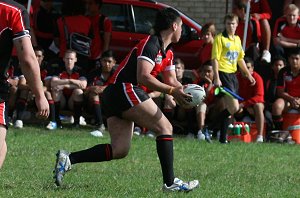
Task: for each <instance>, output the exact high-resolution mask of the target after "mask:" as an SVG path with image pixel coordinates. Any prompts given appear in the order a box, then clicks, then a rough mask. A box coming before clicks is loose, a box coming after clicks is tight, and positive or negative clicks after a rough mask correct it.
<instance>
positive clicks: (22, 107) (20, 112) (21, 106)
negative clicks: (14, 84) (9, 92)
mask: <svg viewBox="0 0 300 198" xmlns="http://www.w3.org/2000/svg"><path fill="white" fill-rule="evenodd" d="M26 104H27V101H26V100H25V99H23V98H20V99H19V100H18V102H17V105H16V108H17V120H22V119H21V118H22V116H23V113H24V111H25V108H26Z"/></svg>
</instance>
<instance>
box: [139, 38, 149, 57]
mask: <svg viewBox="0 0 300 198" xmlns="http://www.w3.org/2000/svg"><path fill="white" fill-rule="evenodd" d="M149 38H150V36H148V37H147V38H146V39H145V42H144V43H143V45H142V47H141V50H140V51H138V52H137V57H139V56H140V55H142V54H143V51H144V48H145V46H146V44H147V43H148V40H149Z"/></svg>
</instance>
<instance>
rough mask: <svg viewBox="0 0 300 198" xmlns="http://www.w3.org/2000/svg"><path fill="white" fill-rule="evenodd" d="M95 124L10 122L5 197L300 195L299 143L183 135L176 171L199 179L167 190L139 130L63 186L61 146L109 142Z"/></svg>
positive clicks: (75, 171) (1, 191)
mask: <svg viewBox="0 0 300 198" xmlns="http://www.w3.org/2000/svg"><path fill="white" fill-rule="evenodd" d="M88 131H89V129H88V128H84V129H81V130H71V129H64V130H58V131H56V132H50V131H46V130H44V129H40V128H37V127H25V128H24V129H22V130H15V129H10V130H9V132H8V135H7V143H8V147H9V148H8V149H9V150H8V154H7V157H6V161H5V163H4V166H3V168H2V170H0V197H1V198H7V197H17V198H23V197H208V198H212V197H230V198H231V197H251V198H252V197H280V198H281V197H300V171H299V170H300V155H299V149H300V146H299V145H280V144H267V143H264V144H255V143H252V144H245V143H231V144H229V145H221V144H218V143H217V142H214V143H213V144H207V143H206V142H198V141H196V140H195V141H194V140H189V139H185V138H176V139H175V141H174V150H175V162H174V166H175V173H176V175H177V176H178V177H179V178H181V179H184V180H185V179H199V180H200V184H201V186H200V188H198V189H196V190H195V191H193V192H190V193H187V194H184V193H175V194H174V193H171V194H170V193H167V194H166V193H163V192H162V191H161V186H162V177H161V172H160V165H159V161H158V158H157V155H156V150H155V141H154V139H151V138H148V137H134V138H133V141H132V148H131V151H130V153H129V155H128V156H127V158H125V159H123V160H116V161H112V162H108V163H107V162H106V163H94V164H92V163H89V164H87V163H86V164H78V165H75V166H73V167H72V170H71V171H70V172H69V173H67V174H66V176H65V179H64V185H63V186H62V187H61V188H57V187H55V185H54V182H53V179H52V176H53V174H52V170H53V167H54V162H55V153H56V151H57V150H58V149H59V148H64V149H68V150H70V151H75V150H80V149H83V148H88V147H90V146H93V145H95V144H98V143H107V142H108V141H109V137H108V134H107V133H106V134H105V137H103V138H95V137H92V136H90V135H89V133H88Z"/></svg>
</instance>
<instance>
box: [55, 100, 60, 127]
mask: <svg viewBox="0 0 300 198" xmlns="http://www.w3.org/2000/svg"><path fill="white" fill-rule="evenodd" d="M54 105H55V113H54V116H55V121H56V123H57V125H61V121H60V118H59V113H60V102H55V103H54Z"/></svg>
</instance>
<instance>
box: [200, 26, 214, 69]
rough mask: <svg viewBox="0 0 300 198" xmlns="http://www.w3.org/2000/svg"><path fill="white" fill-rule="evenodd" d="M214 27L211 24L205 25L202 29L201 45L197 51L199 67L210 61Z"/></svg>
mask: <svg viewBox="0 0 300 198" xmlns="http://www.w3.org/2000/svg"><path fill="white" fill-rule="evenodd" d="M215 33H216V27H215V25H214V24H213V23H207V24H205V25H204V26H203V27H202V30H201V34H202V40H203V42H202V44H201V46H200V51H199V60H200V67H201V66H202V65H203V64H204V63H205V62H207V61H209V60H211V50H212V44H213V43H214V36H215Z"/></svg>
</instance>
